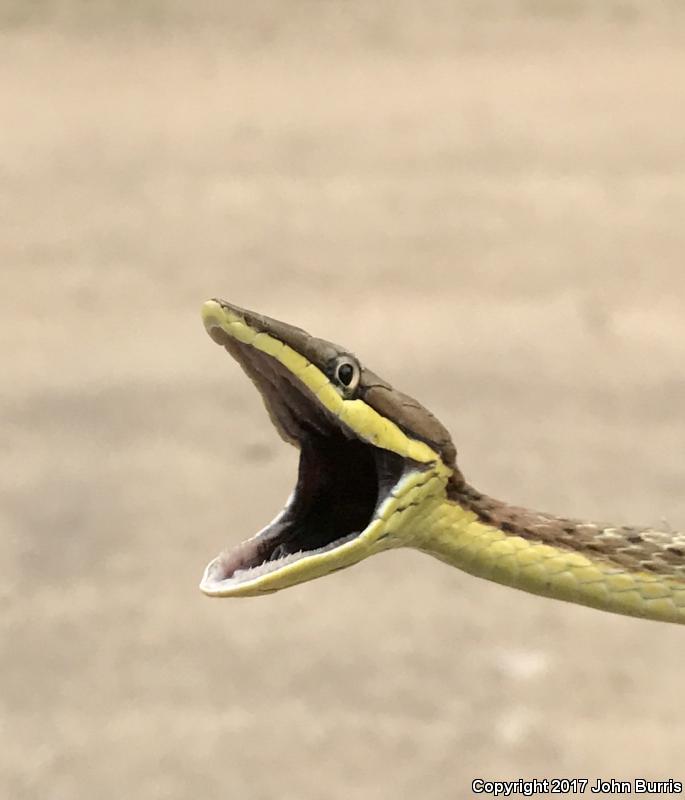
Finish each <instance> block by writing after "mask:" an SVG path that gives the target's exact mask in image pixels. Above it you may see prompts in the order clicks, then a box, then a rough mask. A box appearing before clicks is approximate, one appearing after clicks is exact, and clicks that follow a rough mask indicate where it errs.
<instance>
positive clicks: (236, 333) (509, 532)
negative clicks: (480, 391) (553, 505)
mask: <svg viewBox="0 0 685 800" xmlns="http://www.w3.org/2000/svg"><path fill="white" fill-rule="evenodd" d="M203 319H204V323H205V327H206V329H207V331H208V333H209V334H210V336H211V337H212V338H213V339H214V340H215V341H216V342H217V343H219V344H221V345H222V346H224V347H225V348H226V350H228V352H229V353H230V354H231V355H232V356H233V357H234V358H235V359H236V360H237V361H238V362H239V363H240V365H241V366H242V367H243V369H244V371H245V372H246V373H247V374H248V376H249V377H250V378H251V379H252V381H253V382H254V384H255V386H256V387H257V389H258V390H259V392H260V393H261V395H262V399H263V401H264V404H265V406H266V408H267V411H268V413H269V415H270V417H271V420H272V422H273V424H274V426H275V427H276V429H277V431H278V432H279V434H280V435H281V436H282V438H283V439H285V440H286V441H288V442H289V443H291V444H294V445H295V446H297V447H299V448H300V450H301V458H300V469H299V475H298V483H297V486H296V488H295V491H294V492H293V495H292V496H291V498H290V500H289V502H288V503H287V504H286V506H285V508H284V509H283V511H282V512H281V513H280V514H279V515H278V516H277V517H276V518H275V519H274V520H273V521H272V522H271V523H270V524H269V525H267V526H266V527H265V528H264V529H262V530H261V531H260V532H259V533H257V534H255V536H253V537H252V538H251V539H248V540H247V541H245V542H243V543H242V544H240V545H238V546H236V547H233V548H231V549H230V550H228V551H227V552H224V553H222V554H221V555H219V556H218V557H217V558H216V559H214V560H213V561H212V562H211V563H210V564H209V566H208V567H207V569H206V571H205V575H204V577H203V580H202V583H201V588H202V590H203V591H204V592H206V593H207V594H210V595H213V596H245V595H258V594H264V593H267V592H273V591H277V590H279V589H283V588H287V587H289V586H292V585H295V584H297V583H302V582H304V581H308V580H312V579H314V578H317V577H321V576H323V575H325V574H328V573H331V572H335V571H337V570H339V569H342V568H344V567H348V566H351V565H352V564H354V563H357V562H359V561H361V560H362V559H364V558H367V557H368V556H371V555H373V554H375V553H378V552H380V551H382V550H387V549H390V548H395V547H413V548H416V549H418V550H420V551H423V552H426V553H429V554H431V555H433V556H435V557H437V558H439V559H440V560H442V561H444V562H447V563H448V564H450V565H452V566H454V567H457V568H459V569H461V570H464V571H465V572H468V573H470V574H472V575H475V576H478V577H481V578H485V579H487V580H491V581H495V582H497V583H501V584H505V585H507V586H512V587H515V588H517V589H523V590H525V591H528V592H532V593H534V594H538V595H542V596H545V597H552V598H556V599H559V600H566V601H568V602H571V603H578V604H582V605H586V606H592V607H594V608H598V609H602V610H605V611H612V612H616V613H620V614H628V615H631V616H635V617H643V618H647V619H652V620H661V621H665V622H680V623H685V534H683V533H676V532H671V531H658V530H653V529H651V528H634V527H627V526H620V527H618V526H609V525H602V524H597V523H590V522H582V521H578V520H572V519H567V518H564V517H557V516H553V515H551V514H545V513H540V512H537V511H532V510H529V509H525V508H519V507H516V506H513V505H510V504H508V503H505V502H502V501H499V500H495V499H493V498H491V497H488V496H487V495H484V494H482V493H480V492H478V491H476V490H475V489H474V488H473V487H471V486H470V485H469V484H468V483H467V482H466V480H465V479H464V477H463V474H462V472H461V470H460V469H459V467H458V466H457V463H456V450H455V448H454V445H453V443H452V439H451V437H450V435H449V433H448V432H447V430H446V429H445V428H444V426H443V425H442V424H441V423H440V422H439V421H438V420H437V419H436V418H435V417H434V416H433V415H432V414H431V413H430V412H429V411H428V410H427V409H425V408H424V407H423V406H421V405H420V404H419V403H418V402H417V401H416V400H414V399H413V398H411V397H408V396H407V395H405V394H403V393H401V392H399V391H398V390H396V389H394V388H393V387H392V386H391V385H390V384H388V383H387V382H386V381H384V380H383V379H381V378H379V377H378V376H377V375H375V374H374V373H373V372H371V371H370V370H369V369H367V368H366V367H364V366H362V365H361V364H360V363H359V361H358V359H357V358H356V357H355V356H354V355H353V354H351V353H350V352H349V351H347V350H346V349H345V348H342V347H340V346H338V345H334V344H332V343H330V342H327V341H325V340H322V339H317V338H315V337H313V336H310V335H309V334H308V333H306V332H305V331H303V330H301V329H299V328H295V327H293V326H291V325H288V324H286V323H283V322H279V321H277V320H274V319H270V318H269V317H264V316H262V315H259V314H256V313H254V312H251V311H247V310H245V309H242V308H239V307H238V306H234V305H231V304H230V303H227V302H226V301H223V300H210V301H208V302H207V303H205V305H204V307H203Z"/></svg>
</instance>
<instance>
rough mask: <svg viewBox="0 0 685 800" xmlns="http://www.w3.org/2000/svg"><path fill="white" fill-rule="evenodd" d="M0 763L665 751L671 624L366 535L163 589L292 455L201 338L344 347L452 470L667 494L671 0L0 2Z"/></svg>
mask: <svg viewBox="0 0 685 800" xmlns="http://www.w3.org/2000/svg"><path fill="white" fill-rule="evenodd" d="M0 29H1V33H0V109H1V122H0V265H1V266H0V348H1V349H2V365H3V366H2V388H1V390H0V404H1V407H2V410H1V417H2V425H1V431H0V450H1V451H2V456H3V457H2V464H3V468H2V470H1V471H0V608H1V614H0V653H1V655H0V687H1V689H0V796H2V797H4V798H12V799H13V800H23V799H24V798H50V800H71V799H72V798H92V797H97V798H99V800H115V799H116V800H119V799H120V798H122V797H132V798H143V800H147V798H151V799H152V798H155V799H156V798H160V799H161V798H164V799H167V798H168V799H169V800H176V799H177V798H178V799H179V800H181V799H182V798H195V797H202V798H226V797H244V798H249V800H261V799H262V798H281V799H282V800H289V799H290V798H297V799H298V800H309V799H310V798H311V799H314V798H349V797H363V798H379V799H380V798H387V797H395V796H400V797H417V796H421V797H422V798H425V799H426V800H432V799H433V798H447V797H450V798H452V797H461V796H468V794H469V792H470V785H471V780H472V779H473V778H476V777H481V778H517V777H554V776H557V777H586V778H589V779H591V780H594V779H595V778H596V777H603V778H610V777H614V778H623V779H630V778H634V777H638V776H641V777H653V778H660V779H666V778H669V777H671V778H675V779H681V780H682V779H683V777H684V772H683V750H682V742H683V735H684V734H685V723H684V722H683V719H684V717H683V696H682V686H683V680H682V678H683V664H684V663H685V637H684V635H683V634H684V631H683V630H682V629H680V628H679V627H676V626H668V625H663V624H658V623H646V622H641V621H639V620H634V619H628V618H621V617H617V616H612V615H609V614H602V613H600V612H597V611H592V610H588V609H585V608H580V607H574V606H570V605H565V604H562V603H557V602H554V601H550V600H543V599H540V598H536V597H532V596H528V595H525V594H522V593H517V592H515V591H513V590H510V589H505V588H502V587H499V586H496V585H493V584H488V583H484V582H480V581H478V580H476V579H474V578H471V577H469V576H467V575H464V574H461V573H459V572H458V571H456V570H453V569H450V568H448V567H446V566H445V565H443V564H441V563H439V562H437V561H434V560H432V559H429V558H427V557H426V556H422V555H419V554H418V553H414V552H410V551H406V552H394V553H391V554H386V555H384V556H379V557H377V558H374V559H371V560H369V561H367V562H365V563H363V564H361V565H359V566H358V567H356V568H354V569H352V570H349V571H345V572H342V573H339V574H337V575H335V576H331V577H329V578H326V579H325V580H321V581H316V582H313V583H310V584H306V585H304V586H301V587H298V588H295V589H291V590H289V591H287V592H283V593H279V594H275V595H271V596H268V597H264V598H259V599H250V600H242V601H237V600H235V601H231V600H223V601H221V600H218V601H217V600H210V599H208V598H206V597H204V596H203V595H201V594H200V592H199V591H198V589H197V583H198V581H199V579H200V577H201V575H202V571H203V569H204V566H205V564H206V563H207V562H208V561H209V560H210V559H211V558H213V557H214V555H215V554H216V553H218V552H219V551H220V550H221V549H222V548H224V547H225V546H227V545H228V544H231V543H236V542H238V541H239V540H240V539H242V538H245V537H246V536H247V535H248V534H251V533H252V532H254V531H255V530H257V529H258V528H259V527H261V526H262V525H263V524H264V523H265V522H266V521H268V520H269V519H270V518H271V516H273V514H274V513H276V511H277V510H278V509H279V508H280V507H281V505H282V503H283V502H284V500H285V498H286V497H287V495H288V494H289V492H290V489H291V487H292V485H293V483H294V479H295V474H296V464H297V453H296V451H295V450H293V449H291V448H288V447H287V446H286V445H284V444H283V443H282V442H281V441H280V440H279V439H278V437H277V435H276V433H275V431H274V430H273V429H272V427H271V425H270V423H269V422H268V419H267V416H266V414H265V413H264V410H263V408H262V406H261V403H260V402H259V400H258V396H257V394H256V393H255V391H254V390H253V388H252V386H251V385H250V384H249V382H248V381H247V379H246V378H245V377H244V376H243V375H242V373H241V372H240V371H239V369H238V368H237V367H236V366H235V365H234V364H233V363H232V362H231V360H230V359H229V357H228V356H227V355H226V354H225V353H224V352H223V351H222V350H221V349H220V348H218V347H216V346H215V345H214V344H213V343H212V342H211V340H210V339H209V338H208V337H207V335H206V334H205V332H204V330H203V327H202V324H201V322H200V318H199V309H200V305H201V303H202V302H203V301H204V300H205V299H206V298H208V297H212V296H215V295H219V296H223V297H225V298H227V299H229V300H231V301H233V302H236V303H238V304H240V305H244V306H246V307H248V308H253V309H256V310H259V311H262V312H264V313H267V314H269V315H271V316H275V317H277V318H281V319H285V320H287V321H289V322H292V323H295V324H298V325H300V326H302V327H304V328H306V329H308V330H310V331H311V332H313V333H315V334H317V335H319V336H322V337H324V338H328V339H332V340H333V341H338V342H341V343H343V344H345V345H346V346H347V347H349V348H350V349H352V350H353V351H355V352H357V353H358V354H359V355H360V356H361V358H362V359H363V360H364V361H365V362H366V363H367V364H368V365H369V366H370V367H371V368H372V369H374V370H376V371H377V372H378V373H380V374H381V375H383V376H384V377H386V378H387V379H389V380H390V381H391V382H393V383H395V384H396V385H397V386H399V387H400V388H401V389H402V390H404V391H406V392H408V393H410V394H412V395H415V396H416V397H418V398H419V399H420V400H421V401H422V402H423V403H424V404H426V405H427V406H428V407H429V408H431V409H432V410H433V411H434V412H435V413H436V414H437V415H438V416H439V417H440V418H441V419H442V420H443V421H444V422H445V423H446V424H447V425H448V427H449V428H450V430H451V431H452V433H453V435H454V439H455V442H456V443H457V446H458V449H459V458H460V464H461V467H462V469H463V471H464V472H465V474H466V476H467V478H468V479H469V480H470V481H471V482H472V483H473V484H475V485H476V486H477V487H478V488H480V489H481V490H482V491H486V492H488V493H490V494H493V495H495V496H498V497H502V498H505V499H508V500H511V501H514V502H516V503H519V504H527V505H530V506H534V507H537V508H540V509H545V510H549V511H556V512H559V513H563V514H565V515H572V516H580V517H585V518H595V519H602V520H609V521H612V522H617V523H635V524H638V523H641V524H664V525H672V526H673V527H678V526H679V525H681V526H682V525H685V491H684V488H685V456H684V455H683V452H684V451H685V372H684V368H683V363H684V358H685V297H684V295H683V291H684V290H685V273H684V272H683V252H685V224H684V221H685V80H683V76H684V75H685V48H684V45H685V9H684V8H683V4H682V3H681V2H679V1H677V0H672V1H671V2H666V1H664V2H658V1H657V0H605V1H602V0H599V2H585V0H544V2H543V1H541V0H510V1H509V2H506V1H505V0H501V2H495V0H479V1H478V2H476V1H475V0H461V2H440V1H439V0H435V1H431V2H423V3H414V2H409V0H403V1H402V2H376V3H363V2H337V1H335V0H329V2H305V1H304V0H291V1H290V2H288V3H283V2H275V0H274V1H273V2H265V1H260V2H255V3H238V2H219V0H216V2H211V1H209V0H200V2H195V3H189V2H181V1H180V0H172V1H170V2H161V1H157V2H156V1H155V0H138V2H135V3H133V2H116V3H115V2H89V3H83V2H75V0H42V2H37V1H34V2H10V1H9V0H2V2H0Z"/></svg>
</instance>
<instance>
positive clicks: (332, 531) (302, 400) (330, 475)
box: [201, 324, 421, 595]
mask: <svg viewBox="0 0 685 800" xmlns="http://www.w3.org/2000/svg"><path fill="white" fill-rule="evenodd" d="M207 327H208V331H209V333H210V335H211V336H212V338H213V339H214V340H215V341H217V342H218V343H220V344H222V345H224V347H225V348H226V349H227V350H228V352H229V353H230V354H231V355H232V356H233V357H234V358H235V359H236V361H238V363H239V364H240V365H241V367H242V368H243V370H244V371H245V372H246V373H247V375H248V376H249V377H250V378H251V380H252V381H253V383H254V384H255V386H256V387H257V388H258V390H259V392H260V394H261V395H262V398H263V400H264V404H265V406H266V408H267V411H268V412H269V416H270V417H271V420H272V422H273V423H274V425H275V427H276V429H277V430H278V432H279V433H280V435H281V437H282V438H284V439H285V440H286V441H288V442H290V443H291V444H294V445H296V446H297V447H298V448H299V449H300V461H299V469H298V477H297V483H296V486H295V489H294V491H293V493H292V495H291V497H290V499H289V501H288V503H287V504H286V506H285V508H284V509H283V511H281V512H280V514H278V515H277V516H276V518H275V519H274V520H273V521H272V522H271V523H269V525H267V526H266V527H265V528H263V529H262V530H261V531H260V532H259V533H257V534H256V535H255V536H253V537H252V538H251V539H249V540H247V541H245V542H243V543H242V544H239V545H238V546H236V547H235V548H233V549H231V550H229V551H227V552H225V553H222V554H221V555H220V556H218V557H217V558H216V559H215V560H214V561H212V562H211V563H210V565H209V566H208V567H207V570H206V571H205V576H204V578H203V581H202V584H201V588H202V589H203V591H205V592H206V593H208V594H215V595H224V594H228V593H232V589H234V588H237V587H239V586H240V587H242V586H245V585H246V584H251V583H252V582H253V581H255V580H257V579H261V578H263V577H264V576H265V575H268V574H270V573H273V572H276V571H277V570H280V569H282V568H283V567H286V566H288V565H290V564H293V563H295V562H297V561H301V560H302V559H305V558H308V557H311V556H316V555H319V554H321V553H328V552H329V551H332V550H334V549H336V548H341V547H343V546H344V545H346V544H347V543H348V542H351V541H352V540H354V539H355V538H357V537H359V536H360V535H361V534H362V533H363V532H364V531H365V529H367V528H368V526H369V525H370V524H371V523H372V522H373V520H374V517H375V515H376V513H377V511H378V509H379V508H380V507H381V506H382V504H383V502H384V501H385V500H386V498H388V497H389V496H390V495H391V493H392V490H393V488H394V487H395V486H396V485H397V483H398V482H399V481H400V480H401V479H402V477H403V475H404V474H405V472H406V471H408V470H410V469H414V468H416V467H420V466H421V465H419V464H417V463H416V462H414V461H413V460H412V459H409V458H405V457H403V456H401V455H398V454H397V453H394V452H392V451H390V450H387V449H384V448H381V447H377V446H375V445H373V444H371V443H370V442H367V441H365V440H363V439H362V438H360V437H359V436H358V435H357V434H356V433H355V432H354V431H353V430H352V429H351V428H350V427H349V426H348V425H346V424H345V423H344V422H342V421H341V420H340V419H338V417H337V416H336V415H335V414H333V413H332V412H331V411H329V410H328V409H327V408H326V407H325V406H324V405H323V404H322V403H320V402H319V400H318V399H317V397H316V396H315V394H314V393H313V392H312V391H311V390H310V388H308V387H307V386H305V385H304V383H303V382H302V381H301V380H300V379H299V378H298V377H297V376H296V375H295V374H294V373H293V371H291V370H290V369H288V368H287V367H286V366H284V365H283V364H282V363H281V362H280V361H279V360H278V359H277V358H274V357H273V356H272V355H270V354H268V353H266V352H263V351H261V350H260V349H257V348H256V347H254V346H253V345H252V344H250V343H244V342H241V341H238V340H237V339H236V338H233V337H232V336H231V335H229V334H228V333H227V332H226V331H225V330H224V329H223V328H222V327H221V326H220V325H218V324H217V325H216V326H214V327H212V326H211V324H208V325H207ZM327 571H328V570H327ZM256 591H271V589H269V588H268V587H265V588H263V589H257V590H256Z"/></svg>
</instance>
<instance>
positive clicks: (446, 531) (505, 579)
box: [412, 472, 685, 623]
mask: <svg viewBox="0 0 685 800" xmlns="http://www.w3.org/2000/svg"><path fill="white" fill-rule="evenodd" d="M412 544H413V545H414V546H415V547H417V548H418V549H420V550H422V551H424V552H427V553H429V554H431V555H433V556H435V557H437V558H439V559H440V560H442V561H445V562H447V563H448V564H451V565H452V566H455V567H458V568H460V569H462V570H464V571H465V572H468V573H470V574H472V575H476V576H478V577H482V578H486V579H488V580H491V581H495V582H497V583H501V584H505V585H507V586H512V587H515V588H519V589H523V590H525V591H529V592H532V593H534V594H539V595H544V596H546V597H554V598H557V599H560V600H566V601H569V602H573V603H579V604H581V605H588V606H592V607H595V608H600V609H603V610H607V611H613V612H616V613H621V614H628V615H631V616H637V617H646V618H650V619H657V620H662V621H668V622H680V623H685V535H684V534H682V533H673V532H665V531H656V530H652V529H648V528H633V527H628V526H620V527H612V526H605V525H602V524H596V523H591V522H581V521H578V520H572V519H567V518H565V517H556V516H553V515H551V514H545V513H541V512H537V511H533V510H530V509H526V508H520V507H517V506H513V505H510V504H509V503H505V502H502V501H500V500H496V499H494V498H492V497H489V496H487V495H485V494H483V493H481V492H479V491H477V490H476V489H474V488H473V487H472V486H470V485H469V484H468V483H466V481H465V480H464V479H463V478H462V476H461V474H460V473H458V472H455V474H454V475H453V476H452V477H451V478H450V480H449V481H448V483H447V487H446V494H445V495H444V497H442V498H440V499H439V500H438V499H436V500H435V501H434V502H433V505H432V507H431V508H430V509H429V510H428V513H427V514H426V515H425V516H424V518H423V520H422V525H421V526H420V529H419V530H418V531H417V532H416V536H415V538H414V541H413V542H412Z"/></svg>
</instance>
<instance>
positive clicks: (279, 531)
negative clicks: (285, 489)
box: [222, 429, 407, 579]
mask: <svg viewBox="0 0 685 800" xmlns="http://www.w3.org/2000/svg"><path fill="white" fill-rule="evenodd" d="M300 449H301V452H300V465H299V471H298V478H297V485H296V487H295V492H294V494H293V498H292V500H291V502H290V504H289V505H288V507H287V508H286V510H285V512H284V513H283V514H282V515H281V516H280V517H277V518H276V519H275V520H274V522H273V523H272V524H271V525H270V526H269V527H268V528H267V529H265V530H264V531H263V532H262V533H261V534H260V535H259V536H258V537H256V538H254V539H252V540H250V541H247V542H244V543H243V544H242V545H239V546H238V547H237V548H235V549H234V550H232V551H231V552H229V553H227V554H226V555H225V557H224V563H223V564H222V573H223V578H224V579H226V578H230V577H232V576H233V575H234V574H235V572H236V571H238V570H246V569H250V568H252V567H258V566H260V565H261V564H264V563H265V562H269V561H275V560H277V559H281V558H284V557H286V556H288V555H291V554H293V553H300V552H304V553H307V552H311V551H321V550H322V549H327V548H331V547H333V546H337V545H339V544H342V543H343V542H344V541H347V540H349V539H352V538H353V537H354V536H355V535H356V534H358V533H360V532H361V531H362V530H364V528H366V527H367V525H368V524H369V522H370V521H371V519H372V518H373V515H374V512H375V510H376V508H377V507H378V505H379V504H380V503H381V502H382V501H383V500H384V499H385V497H386V496H387V495H388V494H389V493H390V491H391V490H392V488H393V486H394V485H395V484H396V483H397V481H398V480H399V479H400V477H401V476H402V473H403V471H404V469H405V467H406V465H407V462H406V461H405V459H403V458H402V457H401V456H398V455H396V454H395V453H391V452H389V451H387V450H381V449H379V448H377V447H374V446H373V445H370V444H365V443H364V442H362V441H360V440H358V439H351V438H349V437H347V436H345V434H344V433H343V432H342V430H336V429H331V431H330V432H329V433H328V434H327V435H322V434H321V433H319V432H315V433H307V434H306V435H305V436H303V438H302V440H301V442H300Z"/></svg>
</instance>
